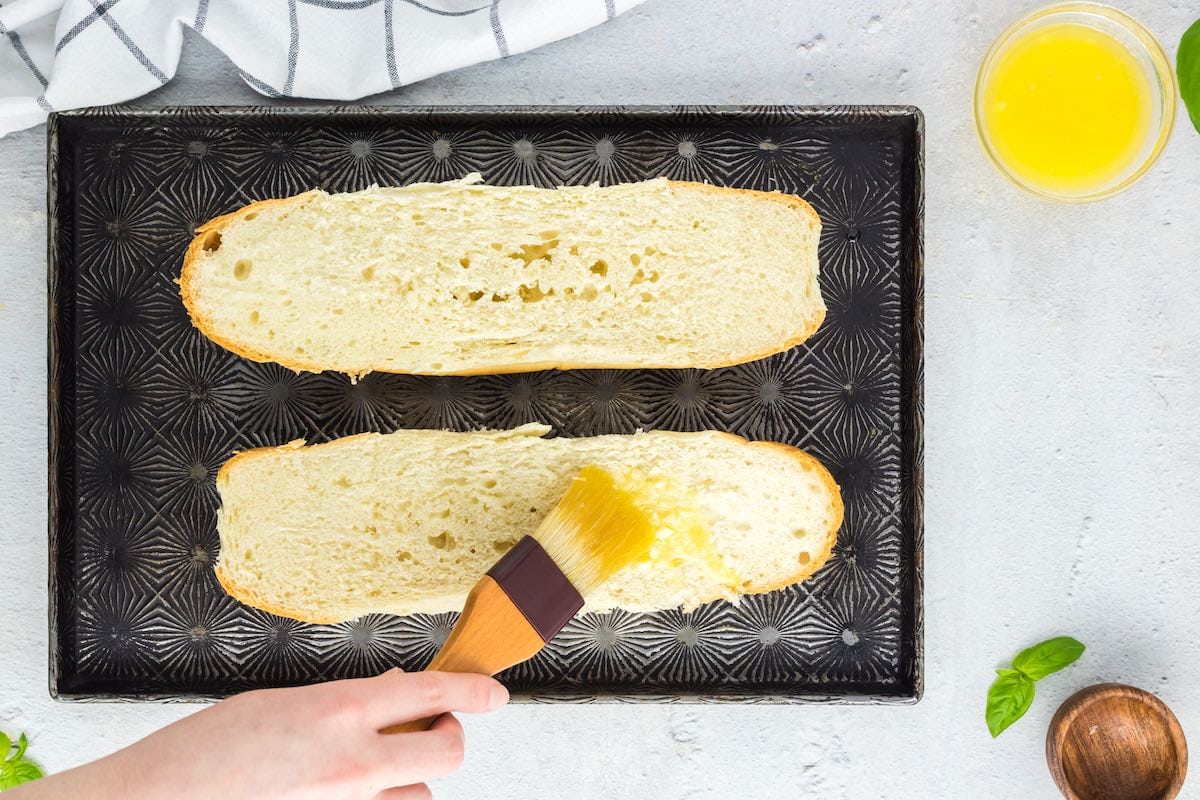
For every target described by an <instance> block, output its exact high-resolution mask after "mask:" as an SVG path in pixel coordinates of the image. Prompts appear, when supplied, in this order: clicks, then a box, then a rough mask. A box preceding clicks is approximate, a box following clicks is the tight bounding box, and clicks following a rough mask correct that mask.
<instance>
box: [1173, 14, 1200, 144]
mask: <svg viewBox="0 0 1200 800" xmlns="http://www.w3.org/2000/svg"><path fill="white" fill-rule="evenodd" d="M1175 72H1176V73H1177V74H1178V75H1179V93H1180V94H1181V95H1182V96H1183V104H1184V105H1185V106H1187V110H1188V116H1190V117H1191V118H1192V124H1193V125H1195V126H1196V130H1198V131H1200V19H1198V20H1196V21H1195V22H1193V23H1192V27H1190V28H1188V29H1187V31H1186V32H1185V33H1184V34H1183V38H1182V39H1180V40H1179V52H1177V53H1176V54H1175Z"/></svg>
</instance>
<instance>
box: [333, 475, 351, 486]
mask: <svg viewBox="0 0 1200 800" xmlns="http://www.w3.org/2000/svg"><path fill="white" fill-rule="evenodd" d="M333 483H334V485H335V486H340V487H342V488H343V489H349V488H350V486H351V484H350V479H349V478H347V477H346V476H345V475H342V476H341V477H340V478H338V479H337V480H336V481H334V482H333Z"/></svg>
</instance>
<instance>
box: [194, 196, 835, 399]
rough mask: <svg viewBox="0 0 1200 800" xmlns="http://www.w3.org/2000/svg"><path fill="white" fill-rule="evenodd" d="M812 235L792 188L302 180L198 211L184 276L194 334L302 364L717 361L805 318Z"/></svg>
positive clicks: (783, 343) (503, 366)
mask: <svg viewBox="0 0 1200 800" xmlns="http://www.w3.org/2000/svg"><path fill="white" fill-rule="evenodd" d="M819 235H820V223H819V221H818V219H817V217H816V215H815V214H814V213H813V211H812V209H811V208H810V207H809V206H808V204H807V203H805V202H804V201H803V200H801V199H799V198H796V197H792V196H790V195H782V194H777V193H765V192H754V191H746V190H733V189H720V188H715V187H710V186H704V185H701V184H690V183H677V182H671V181H667V180H665V179H661V178H660V179H657V180H652V181H645V182H642V183H635V184H624V185H619V186H611V187H600V186H572V187H563V188H561V189H557V190H544V189H535V188H532V187H499V186H482V185H473V184H472V183H471V182H470V179H468V181H456V182H451V183H446V184H416V185H413V186H407V187H403V188H372V189H367V190H365V191H361V192H355V193H348V194H334V195H331V194H326V193H325V192H321V191H314V192H307V193H305V194H303V195H298V196H296V197H293V198H288V199H284V200H267V201H262V202H259V203H254V204H252V205H250V206H247V207H246V208H244V209H242V210H241V211H238V212H235V213H233V214H230V215H227V216H225V217H221V218H219V219H217V220H214V221H213V222H210V223H208V224H207V225H205V226H203V227H202V228H201V229H200V232H199V233H198V235H197V237H196V239H195V241H194V242H193V245H192V247H191V248H189V250H188V254H187V257H186V259H185V262H184V267H183V274H182V277H181V287H182V288H181V291H182V294H183V299H184V303H185V305H186V306H187V308H188V311H189V313H190V314H191V316H192V319H193V321H194V322H195V324H196V325H197V327H199V328H200V329H201V330H202V331H203V332H204V333H205V334H206V335H208V336H209V337H211V338H213V339H214V340H216V341H217V342H219V343H221V344H222V345H224V346H226V347H228V348H229V349H231V350H233V351H235V352H237V353H239V354H241V355H244V356H246V357H248V358H253V359H256V360H260V361H266V360H270V361H277V362H279V363H281V364H284V365H286V366H289V367H293V368H295V369H301V370H313V371H316V370H324V369H330V370H336V371H340V372H345V373H348V374H352V375H359V374H364V373H366V372H370V371H384V372H409V373H424V374H466V373H472V372H519V371H527V370H534V369H543V368H548V367H564V368H567V367H639V366H658V367H715V366H721V365H726V364H732V363H738V362H741V361H748V360H752V359H754V358H759V357H762V356H766V355H769V354H771V353H775V352H779V351H782V350H786V349H787V348H789V347H791V346H793V345H795V344H798V343H799V342H800V341H803V340H804V339H805V338H807V337H808V336H809V335H811V334H812V333H813V332H814V331H815V330H816V329H817V327H818V326H819V325H820V323H821V320H822V319H823V318H824V314H825V306H824V303H823V302H822V300H821V294H820V288H819V286H818V283H817V242H818V239H819Z"/></svg>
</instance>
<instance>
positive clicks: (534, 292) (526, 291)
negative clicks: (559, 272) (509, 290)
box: [517, 283, 554, 303]
mask: <svg viewBox="0 0 1200 800" xmlns="http://www.w3.org/2000/svg"><path fill="white" fill-rule="evenodd" d="M517 293H518V294H520V295H521V302H524V303H536V302H537V301H539V300H541V299H542V298H543V297H551V296H553V295H554V290H553V289H551V290H550V291H548V292H543V291H542V287H541V286H539V285H538V284H536V283H535V284H533V286H526V285H525V284H523V283H522V284H521V288H520V289H518V290H517Z"/></svg>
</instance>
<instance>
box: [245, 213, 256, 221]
mask: <svg viewBox="0 0 1200 800" xmlns="http://www.w3.org/2000/svg"><path fill="white" fill-rule="evenodd" d="M257 218H258V212H257V211H251V212H250V213H249V214H247V215H246V216H244V217H242V219H244V220H246V222H252V221H253V220H255V219H257Z"/></svg>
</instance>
